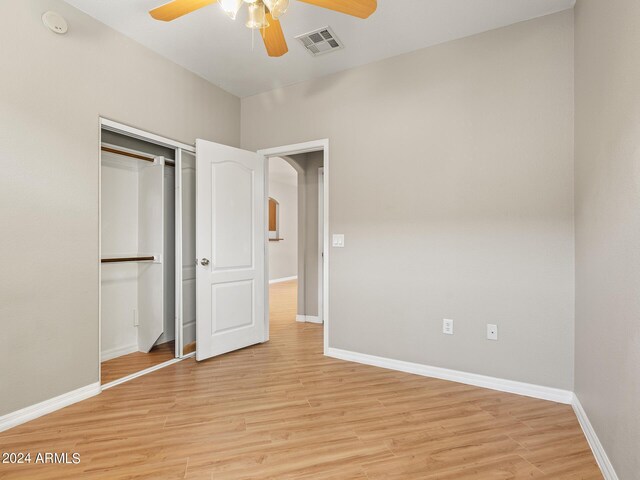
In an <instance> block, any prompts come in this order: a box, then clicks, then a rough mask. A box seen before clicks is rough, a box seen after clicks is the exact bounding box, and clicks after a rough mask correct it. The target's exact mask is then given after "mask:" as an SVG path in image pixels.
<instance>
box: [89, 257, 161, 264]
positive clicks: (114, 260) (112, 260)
mask: <svg viewBox="0 0 640 480" xmlns="http://www.w3.org/2000/svg"><path fill="white" fill-rule="evenodd" d="M155 259H156V257H154V256H150V257H121V258H103V259H102V260H100V261H101V262H102V263H123V262H152V261H154V260H155Z"/></svg>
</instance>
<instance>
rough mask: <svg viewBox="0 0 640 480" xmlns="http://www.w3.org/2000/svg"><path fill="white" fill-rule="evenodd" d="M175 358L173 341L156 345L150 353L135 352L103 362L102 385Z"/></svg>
mask: <svg viewBox="0 0 640 480" xmlns="http://www.w3.org/2000/svg"><path fill="white" fill-rule="evenodd" d="M175 356H176V352H175V343H174V342H173V341H171V342H167V343H162V344H160V345H156V346H155V347H153V348H152V349H151V351H150V352H149V353H142V352H133V353H130V354H128V355H122V356H121V357H118V358H112V359H111V360H107V361H106V362H102V365H101V368H102V378H101V383H102V384H103V385H104V384H105V383H109V382H113V381H114V380H117V379H119V378H123V377H126V376H127V375H131V374H132V373H136V372H139V371H141V370H145V369H147V368H150V367H153V366H155V365H159V364H160V363H164V362H166V361H167V360H171V359H173V358H175Z"/></svg>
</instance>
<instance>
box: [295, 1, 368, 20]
mask: <svg viewBox="0 0 640 480" xmlns="http://www.w3.org/2000/svg"><path fill="white" fill-rule="evenodd" d="M300 1H301V2H304V3H310V4H311V5H316V6H317V7H322V8H328V9H329V10H335V11H336V12H340V13H346V14H347V15H353V16H354V17H359V18H367V17H369V15H371V14H372V13H373V12H375V11H376V9H377V8H378V2H377V0H300Z"/></svg>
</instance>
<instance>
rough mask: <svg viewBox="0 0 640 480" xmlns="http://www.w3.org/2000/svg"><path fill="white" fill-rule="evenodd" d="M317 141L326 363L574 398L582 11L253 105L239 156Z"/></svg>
mask: <svg viewBox="0 0 640 480" xmlns="http://www.w3.org/2000/svg"><path fill="white" fill-rule="evenodd" d="M267 115H268V118H269V122H267V123H265V122H264V121H263V119H264V118H266V116H267ZM301 118H307V119H310V120H309V121H304V122H301V121H300V119H301ZM320 138H328V139H329V141H330V165H331V171H330V182H331V188H330V212H329V214H330V233H344V234H345V235H346V248H342V249H332V251H331V259H330V282H331V285H330V287H331V291H330V312H329V315H330V318H329V321H330V346H331V347H336V348H342V349H347V350H352V351H357V352H362V353H367V354H373V355H380V356H383V357H390V358H395V359H401V360H407V361H413V362H418V363H423V364H428V365H437V366H440V367H447V368H453V369H459V370H464V371H469V372H476V373H481V374H486V375H492V376H496V377H502V378H507V379H513V380H520V381H524V382H531V383H534V384H542V385H548V386H553V387H560V388H567V389H571V388H572V387H573V355H574V351H573V337H574V329H573V318H574V263H573V256H574V237H573V12H572V11H567V12H563V13H559V14H555V15H552V16H548V17H543V18H539V19H536V20H532V21H528V22H525V23H520V24H516V25H512V26H509V27H506V28H503V29H500V30H495V31H491V32H488V33H483V34H481V35H477V36H474V37H469V38H465V39H462V40H458V41H454V42H450V43H447V44H443V45H440V46H436V47H432V48H428V49H424V50H420V51H417V52H414V53H410V54H406V55H402V56H399V57H394V58H391V59H388V60H384V61H382V62H379V63H375V64H371V65H368V66H364V67H361V68H357V69H354V70H350V71H346V72H343V73H339V74H336V75H332V76H328V77H324V78H322V79H319V80H315V81H310V82H306V83H301V84H298V85H294V86H291V87H287V88H283V89H279V90H275V91H273V92H269V93H264V94H260V95H257V96H253V97H249V98H245V99H243V100H242V146H243V148H246V149H249V150H256V149H259V148H266V147H273V146H279V145H287V144H292V143H296V142H303V141H308V140H314V139H320ZM443 318H452V319H454V320H455V335H453V336H444V335H443V334H442V333H441V331H442V319H443ZM487 323H497V324H498V325H499V333H500V340H499V341H498V342H491V341H487V340H486V339H485V335H486V324H487Z"/></svg>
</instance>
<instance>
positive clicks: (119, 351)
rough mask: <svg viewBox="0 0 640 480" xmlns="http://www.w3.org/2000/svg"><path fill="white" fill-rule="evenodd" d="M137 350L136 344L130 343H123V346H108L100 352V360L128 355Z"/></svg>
mask: <svg viewBox="0 0 640 480" xmlns="http://www.w3.org/2000/svg"><path fill="white" fill-rule="evenodd" d="M137 351H138V344H137V343H132V344H131V345H125V346H124V347H116V348H110V349H109V350H104V351H103V352H101V353H100V361H101V362H106V361H107V360H112V359H114V358H118V357H121V356H123V355H129V354H130V353H133V352H137Z"/></svg>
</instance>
